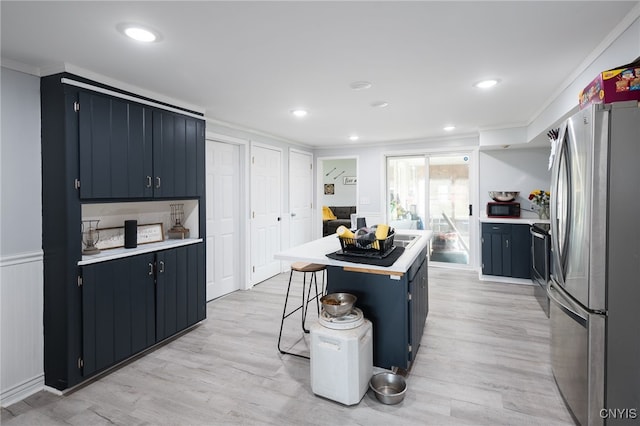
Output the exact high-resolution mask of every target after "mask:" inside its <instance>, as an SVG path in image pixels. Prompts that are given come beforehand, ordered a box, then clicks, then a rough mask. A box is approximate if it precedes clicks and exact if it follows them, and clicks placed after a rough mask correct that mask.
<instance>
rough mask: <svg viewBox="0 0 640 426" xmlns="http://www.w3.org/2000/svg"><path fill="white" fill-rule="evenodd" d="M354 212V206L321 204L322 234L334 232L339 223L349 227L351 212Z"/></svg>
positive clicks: (324, 235)
mask: <svg viewBox="0 0 640 426" xmlns="http://www.w3.org/2000/svg"><path fill="white" fill-rule="evenodd" d="M355 212H356V206H328V207H327V206H323V207H322V236H323V237H326V236H327V235H331V234H335V232H336V229H338V227H339V226H340V225H344V226H346V227H347V228H351V214H352V213H355Z"/></svg>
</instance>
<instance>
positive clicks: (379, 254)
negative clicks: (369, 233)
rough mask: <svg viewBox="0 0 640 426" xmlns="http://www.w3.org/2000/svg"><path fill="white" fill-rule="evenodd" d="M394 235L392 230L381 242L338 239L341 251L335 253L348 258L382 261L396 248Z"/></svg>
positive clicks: (363, 239)
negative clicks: (348, 256)
mask: <svg viewBox="0 0 640 426" xmlns="http://www.w3.org/2000/svg"><path fill="white" fill-rule="evenodd" d="M394 235H395V231H394V230H393V229H392V230H391V231H390V232H389V236H387V238H385V239H383V240H382V239H381V240H377V239H376V240H368V239H365V238H342V237H338V240H340V245H341V246H342V250H339V251H338V252H337V253H338V254H345V255H350V256H360V257H373V258H378V259H382V258H383V257H386V256H388V255H389V254H390V253H391V252H392V251H393V250H394V249H395V248H396V247H395V246H394V245H393V237H394Z"/></svg>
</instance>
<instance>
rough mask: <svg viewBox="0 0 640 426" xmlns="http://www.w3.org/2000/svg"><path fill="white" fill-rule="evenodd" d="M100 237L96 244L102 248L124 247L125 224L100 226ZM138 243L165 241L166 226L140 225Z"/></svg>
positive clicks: (160, 224) (157, 224) (158, 224)
mask: <svg viewBox="0 0 640 426" xmlns="http://www.w3.org/2000/svg"><path fill="white" fill-rule="evenodd" d="M98 231H99V233H100V238H99V240H98V242H97V244H96V247H98V248H99V249H100V250H109V249H115V248H120V247H124V226H116V227H112V228H99V229H98ZM137 236H138V244H150V243H157V242H161V241H164V227H163V225H162V223H150V224H146V225H138V230H137Z"/></svg>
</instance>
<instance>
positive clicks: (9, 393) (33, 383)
mask: <svg viewBox="0 0 640 426" xmlns="http://www.w3.org/2000/svg"><path fill="white" fill-rule="evenodd" d="M43 389H44V374H39V375H37V376H36V377H33V378H32V379H29V380H27V381H24V382H22V383H20V384H19V385H16V386H14V387H12V388H10V389H6V390H3V391H2V396H1V397H0V402H1V405H2V407H8V406H9V405H11V404H15V403H16V402H19V401H22V400H23V399H25V398H26V397H28V396H30V395H33V394H34V393H36V392H39V391H41V390H43Z"/></svg>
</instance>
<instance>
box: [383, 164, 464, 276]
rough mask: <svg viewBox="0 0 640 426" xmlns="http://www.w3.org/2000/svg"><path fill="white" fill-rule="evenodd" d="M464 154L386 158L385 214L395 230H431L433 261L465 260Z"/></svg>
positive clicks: (462, 262) (455, 261)
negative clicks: (386, 209)
mask: <svg viewBox="0 0 640 426" xmlns="http://www.w3.org/2000/svg"><path fill="white" fill-rule="evenodd" d="M469 176H470V174H469V154H466V153H451V154H437V155H431V154H429V155H411V156H390V157H387V206H388V207H387V208H388V211H387V217H388V222H389V224H390V225H391V226H392V227H394V228H396V229H430V230H432V231H433V237H432V239H431V252H430V259H431V261H432V262H445V263H456V264H463V265H467V264H469V258H470V244H469V205H470V204H471V203H470V197H469V193H470V179H469Z"/></svg>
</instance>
